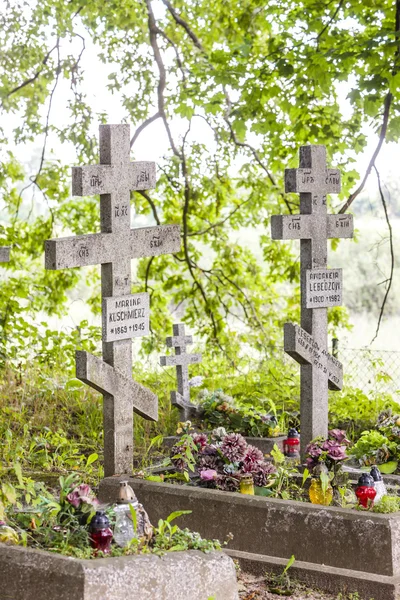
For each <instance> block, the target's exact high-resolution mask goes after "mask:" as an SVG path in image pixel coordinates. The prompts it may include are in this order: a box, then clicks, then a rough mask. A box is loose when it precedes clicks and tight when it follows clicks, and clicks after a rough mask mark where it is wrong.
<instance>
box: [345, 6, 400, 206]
mask: <svg viewBox="0 0 400 600" xmlns="http://www.w3.org/2000/svg"><path fill="white" fill-rule="evenodd" d="M399 33H400V0H396V17H395V34H396V37H397V38H398V36H399ZM399 57H400V46H399V45H397V48H396V52H395V54H394V64H393V69H392V75H395V74H396V73H397V61H398V59H399ZM392 100H393V96H392V93H391V92H390V91H389V92H388V93H387V94H386V96H385V100H384V104H383V107H384V109H383V120H382V127H381V131H380V134H379V140H378V144H377V146H376V148H375V150H374V153H373V155H372V157H371V160H370V161H369V164H368V167H367V170H366V172H365V175H364V178H363V180H362V182H361V184H360V185H359V186H358V188H357V189H356V191H355V192H353V193H352V194H350V196H349V197H348V199H347V201H346V203H345V204H344V205H343V206H342V208H341V209H340V210H339V214H341V213H344V212H346V210H347V209H348V208H349V206H350V205H351V203H352V202H353V201H354V200H355V199H356V198H357V196H358V195H359V194H360V193H361V192H362V190H363V189H364V186H365V184H366V182H367V179H368V177H369V174H370V173H371V171H372V168H373V167H375V161H376V159H377V157H378V154H379V152H380V150H381V148H382V144H383V142H384V141H385V139H386V132H387V128H388V123H389V114H390V107H391V105H392Z"/></svg>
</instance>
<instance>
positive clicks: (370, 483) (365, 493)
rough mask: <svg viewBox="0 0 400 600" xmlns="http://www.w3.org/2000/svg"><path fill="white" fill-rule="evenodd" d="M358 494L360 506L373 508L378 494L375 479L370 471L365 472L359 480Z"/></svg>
mask: <svg viewBox="0 0 400 600" xmlns="http://www.w3.org/2000/svg"><path fill="white" fill-rule="evenodd" d="M356 496H357V498H358V504H359V506H363V507H364V508H372V506H373V505H374V500H375V496H376V489H375V485H374V480H373V478H372V477H371V475H369V474H368V473H363V474H362V475H361V477H360V479H359V480H358V486H357V487H356Z"/></svg>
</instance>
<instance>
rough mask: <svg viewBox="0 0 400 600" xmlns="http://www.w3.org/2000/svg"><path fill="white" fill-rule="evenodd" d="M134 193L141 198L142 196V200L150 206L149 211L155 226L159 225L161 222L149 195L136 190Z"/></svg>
mask: <svg viewBox="0 0 400 600" xmlns="http://www.w3.org/2000/svg"><path fill="white" fill-rule="evenodd" d="M136 193H137V194H140V195H141V196H143V198H145V200H147V202H148V203H149V204H150V206H151V210H152V212H153V217H154V220H155V222H156V223H157V225H161V221H160V219H159V217H158V214H157V209H156V205H155V204H154V202H153V200H152V199H151V198H150V196H149V194H148V193H147V192H144V191H143V190H138V191H137V192H136Z"/></svg>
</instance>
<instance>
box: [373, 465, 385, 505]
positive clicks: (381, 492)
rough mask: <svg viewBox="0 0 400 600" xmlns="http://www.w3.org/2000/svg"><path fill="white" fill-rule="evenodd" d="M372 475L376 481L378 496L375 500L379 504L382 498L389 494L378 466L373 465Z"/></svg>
mask: <svg viewBox="0 0 400 600" xmlns="http://www.w3.org/2000/svg"><path fill="white" fill-rule="evenodd" d="M370 475H371V477H372V479H373V480H374V483H375V489H376V496H375V500H374V504H377V503H378V502H380V500H382V498H383V496H387V489H386V485H385V484H384V483H383V479H382V475H381V472H380V470H379V469H378V467H376V466H374V467H372V469H371V471H370Z"/></svg>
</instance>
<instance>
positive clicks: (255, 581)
mask: <svg viewBox="0 0 400 600" xmlns="http://www.w3.org/2000/svg"><path fill="white" fill-rule="evenodd" d="M238 587H239V598H240V600H280V599H282V598H284V597H285V598H287V600H358V594H350V595H346V596H343V595H342V594H339V595H332V594H328V593H325V592H321V591H318V590H311V589H309V588H305V587H304V586H302V585H300V584H294V585H293V587H294V591H293V593H291V595H290V596H281V595H278V594H273V593H272V592H270V591H268V586H267V583H266V579H265V577H256V576H254V575H250V574H248V573H239V574H238Z"/></svg>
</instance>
